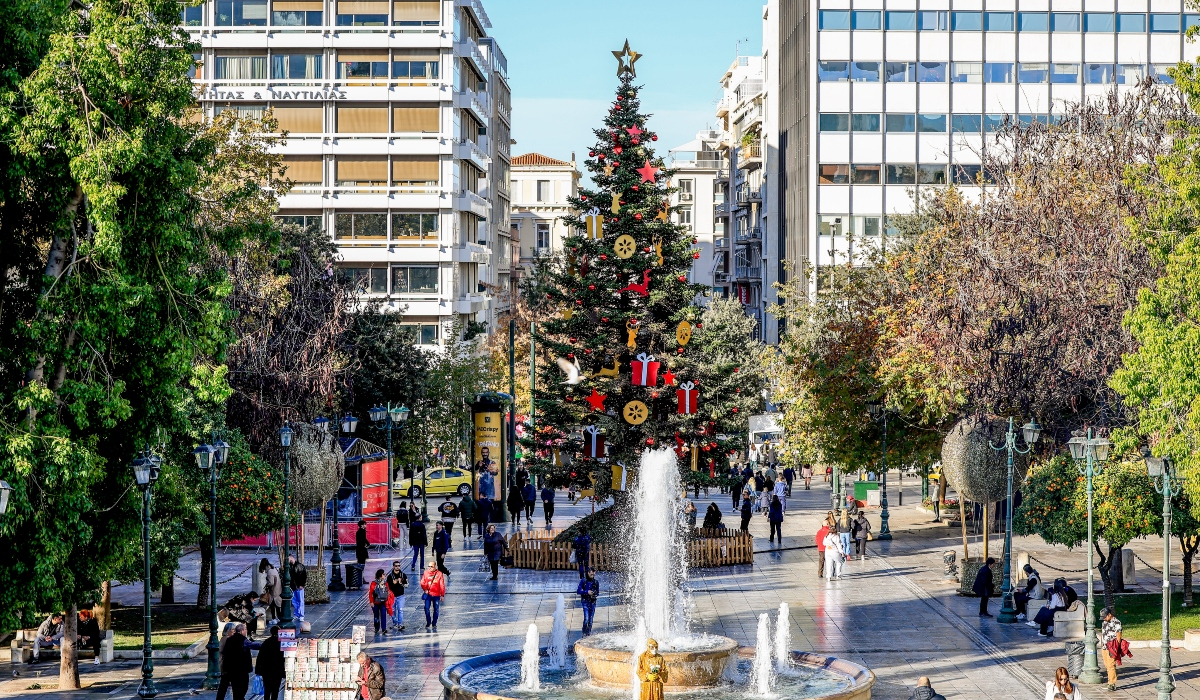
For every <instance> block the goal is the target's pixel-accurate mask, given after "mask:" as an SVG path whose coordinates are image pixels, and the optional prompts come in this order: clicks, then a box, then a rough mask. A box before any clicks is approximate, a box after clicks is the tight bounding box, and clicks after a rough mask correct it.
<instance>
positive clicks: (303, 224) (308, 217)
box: [275, 214, 325, 231]
mask: <svg viewBox="0 0 1200 700" xmlns="http://www.w3.org/2000/svg"><path fill="white" fill-rule="evenodd" d="M275 221H277V222H279V224H280V225H290V226H299V227H300V228H309V227H310V226H311V227H314V228H315V229H316V230H317V231H324V230H325V218H324V217H323V216H321V215H320V214H283V215H280V216H276V217H275Z"/></svg>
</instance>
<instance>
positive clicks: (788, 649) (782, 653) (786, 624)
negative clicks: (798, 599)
mask: <svg viewBox="0 0 1200 700" xmlns="http://www.w3.org/2000/svg"><path fill="white" fill-rule="evenodd" d="M791 667H792V619H791V611H790V610H789V609H788V604H787V603H780V604H779V616H778V617H776V618H775V670H776V671H777V672H779V673H786V672H787V671H788V670H789V669H790V668H791Z"/></svg>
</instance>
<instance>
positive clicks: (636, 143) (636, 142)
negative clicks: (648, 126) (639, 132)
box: [630, 139, 638, 146]
mask: <svg viewBox="0 0 1200 700" xmlns="http://www.w3.org/2000/svg"><path fill="white" fill-rule="evenodd" d="M630 143H632V144H633V145H635V146H636V145H638V140H637V139H633V140H632V141H630Z"/></svg>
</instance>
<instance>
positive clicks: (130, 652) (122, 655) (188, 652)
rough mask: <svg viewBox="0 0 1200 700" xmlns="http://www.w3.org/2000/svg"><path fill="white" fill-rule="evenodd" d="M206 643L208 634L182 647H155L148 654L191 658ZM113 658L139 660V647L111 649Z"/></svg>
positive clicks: (200, 651) (155, 656) (140, 655)
mask: <svg viewBox="0 0 1200 700" xmlns="http://www.w3.org/2000/svg"><path fill="white" fill-rule="evenodd" d="M207 645H208V635H207V634H205V635H204V636H203V637H201V638H200V639H197V640H196V641H195V642H193V643H192V645H191V646H189V647H186V648H184V649H155V650H154V652H153V653H151V654H150V658H152V659H184V660H187V659H192V658H195V657H196V656H198V655H199V654H200V653H202V652H203V651H204V647H206V646H207ZM113 658H114V659H125V660H134V661H136V660H139V659H141V658H142V652H141V650H140V649H118V650H114V651H113Z"/></svg>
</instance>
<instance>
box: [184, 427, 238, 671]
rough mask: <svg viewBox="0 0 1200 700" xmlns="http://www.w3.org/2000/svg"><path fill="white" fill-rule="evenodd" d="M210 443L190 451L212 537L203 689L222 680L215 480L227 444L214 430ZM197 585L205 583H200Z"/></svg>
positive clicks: (227, 447) (227, 446)
mask: <svg viewBox="0 0 1200 700" xmlns="http://www.w3.org/2000/svg"><path fill="white" fill-rule="evenodd" d="M212 438H213V441H212V444H206V445H200V446H199V447H197V448H196V449H194V450H192V456H193V457H195V458H196V466H197V467H198V468H199V469H201V470H202V471H206V472H208V532H209V535H210V537H211V538H212V541H211V546H212V561H211V562H209V566H208V574H209V576H208V581H207V583H208V613H209V619H208V645H207V647H206V649H207V651H208V669H207V670H206V671H205V673H204V682H203V683H202V684H201V687H202V688H205V689H208V690H213V689H215V688H216V687H217V686H219V685H220V683H221V643H220V640H218V639H217V480H218V479H220V478H221V474H220V471H221V469H220V467H221V465H223V464H225V463H226V460H228V459H229V443H227V442H225V441H224V440H222V439H221V438H220V437H219V436H218V435H217V433H216V431H213V434H212ZM200 585H204V582H201V584H200Z"/></svg>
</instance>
